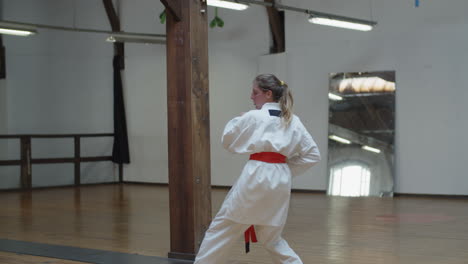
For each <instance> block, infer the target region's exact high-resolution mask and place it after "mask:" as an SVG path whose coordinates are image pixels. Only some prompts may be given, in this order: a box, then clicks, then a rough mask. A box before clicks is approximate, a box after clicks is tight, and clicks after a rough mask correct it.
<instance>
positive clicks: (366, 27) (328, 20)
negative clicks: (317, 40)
mask: <svg viewBox="0 0 468 264" xmlns="http://www.w3.org/2000/svg"><path fill="white" fill-rule="evenodd" d="M309 22H310V23H314V24H319V25H325V26H332V27H340V28H347V29H354V30H360V31H370V30H372V28H373V26H374V25H373V24H370V23H369V24H366V23H364V22H362V23H361V22H357V21H356V22H355V21H346V20H340V19H338V18H336V19H334V18H333V17H318V16H314V15H312V16H310V17H309Z"/></svg>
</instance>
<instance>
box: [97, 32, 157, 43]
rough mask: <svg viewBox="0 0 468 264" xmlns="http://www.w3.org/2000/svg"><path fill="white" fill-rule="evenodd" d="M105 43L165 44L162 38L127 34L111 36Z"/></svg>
mask: <svg viewBox="0 0 468 264" xmlns="http://www.w3.org/2000/svg"><path fill="white" fill-rule="evenodd" d="M106 41H107V42H131V43H144V44H165V43H166V40H165V39H164V38H161V37H160V38H158V37H154V36H145V35H129V34H112V35H110V36H109V37H108V38H107V39H106Z"/></svg>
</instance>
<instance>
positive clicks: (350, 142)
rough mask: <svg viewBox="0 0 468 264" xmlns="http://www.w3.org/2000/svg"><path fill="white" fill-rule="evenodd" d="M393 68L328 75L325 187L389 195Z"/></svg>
mask: <svg viewBox="0 0 468 264" xmlns="http://www.w3.org/2000/svg"><path fill="white" fill-rule="evenodd" d="M395 92H396V89H395V72H394V71H381V72H356V73H354V72H352V73H332V74H330V87H329V93H328V97H329V122H328V124H329V127H328V189H327V193H328V194H329V195H335V196H380V197H387V196H393V189H394V174H395V173H394V171H395V169H394V160H395V159H394V149H395V143H394V142H395V141H394V138H395Z"/></svg>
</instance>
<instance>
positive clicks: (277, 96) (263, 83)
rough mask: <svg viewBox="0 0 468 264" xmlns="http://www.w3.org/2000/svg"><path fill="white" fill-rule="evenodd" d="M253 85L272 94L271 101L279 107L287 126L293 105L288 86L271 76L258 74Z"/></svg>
mask: <svg viewBox="0 0 468 264" xmlns="http://www.w3.org/2000/svg"><path fill="white" fill-rule="evenodd" d="M255 83H256V84H257V86H258V88H260V89H262V90H263V91H264V92H266V91H268V90H270V91H271V92H272V93H273V100H274V101H275V102H278V103H279V104H280V107H281V118H282V119H283V121H284V124H286V126H288V125H289V124H290V123H291V120H292V116H293V113H292V107H293V103H294V100H293V97H292V94H291V91H290V90H289V88H288V85H287V84H286V83H285V82H283V81H281V80H280V79H278V78H277V77H276V76H275V75H273V74H260V75H258V76H257V77H256V78H255Z"/></svg>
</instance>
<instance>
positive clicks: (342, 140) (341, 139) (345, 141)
mask: <svg viewBox="0 0 468 264" xmlns="http://www.w3.org/2000/svg"><path fill="white" fill-rule="evenodd" d="M328 138H329V139H332V140H335V141H338V142H340V143H343V144H351V141H349V140H347V139H344V138H341V137H339V136H335V135H330V136H328Z"/></svg>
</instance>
